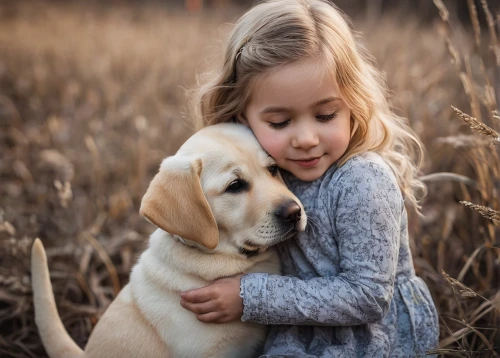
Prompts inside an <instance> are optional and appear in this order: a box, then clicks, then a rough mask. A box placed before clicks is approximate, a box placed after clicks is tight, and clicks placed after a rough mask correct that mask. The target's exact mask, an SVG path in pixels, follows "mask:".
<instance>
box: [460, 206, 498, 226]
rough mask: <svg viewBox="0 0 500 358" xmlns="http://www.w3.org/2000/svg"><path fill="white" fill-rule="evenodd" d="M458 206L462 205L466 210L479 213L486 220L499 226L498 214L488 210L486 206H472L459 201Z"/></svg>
mask: <svg viewBox="0 0 500 358" xmlns="http://www.w3.org/2000/svg"><path fill="white" fill-rule="evenodd" d="M460 204H464V205H465V206H467V207H468V208H471V209H474V210H477V211H479V213H480V214H481V215H482V216H484V217H485V218H486V219H490V220H491V221H493V222H494V223H495V224H500V212H498V211H496V210H493V209H491V208H488V207H486V206H482V205H477V204H473V203H471V202H469V201H461V202H460Z"/></svg>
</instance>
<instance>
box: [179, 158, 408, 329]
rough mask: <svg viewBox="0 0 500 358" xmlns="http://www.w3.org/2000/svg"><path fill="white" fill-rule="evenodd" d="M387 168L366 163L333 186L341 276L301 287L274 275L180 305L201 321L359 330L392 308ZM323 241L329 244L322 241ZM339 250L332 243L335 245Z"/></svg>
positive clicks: (395, 201)
mask: <svg viewBox="0 0 500 358" xmlns="http://www.w3.org/2000/svg"><path fill="white" fill-rule="evenodd" d="M387 170H388V169H386V168H384V167H382V166H380V165H377V164H373V163H366V162H361V163H358V164H356V165H355V166H352V167H351V168H348V169H347V170H346V171H345V173H344V174H343V175H342V177H341V178H340V179H339V180H338V181H335V182H334V183H330V184H331V185H330V188H329V189H328V191H327V192H328V195H329V197H328V198H327V200H325V207H326V208H327V210H333V211H335V212H336V215H335V216H334V218H331V221H332V223H331V224H332V226H333V227H334V228H335V229H336V231H337V237H338V240H337V245H338V249H339V254H340V269H341V272H340V274H339V275H338V276H334V277H333V276H332V277H318V278H312V279H309V280H301V279H299V278H295V277H284V276H276V275H268V274H247V275H244V276H242V278H241V297H242V298H243V305H242V298H241V297H240V296H239V295H238V294H237V293H238V289H239V286H240V279H239V277H237V278H227V279H223V280H219V281H217V282H216V283H215V284H212V285H210V286H207V287H204V288H201V289H198V290H193V291H189V292H186V293H183V294H182V298H183V299H182V301H181V305H182V306H183V307H184V308H186V309H189V310H191V311H193V312H194V313H196V314H197V317H198V319H199V320H201V321H203V322H221V323H222V322H228V321H231V320H234V319H238V318H239V317H241V313H242V312H243V316H242V317H241V319H242V320H243V321H247V320H250V321H253V322H258V323H264V324H293V325H332V326H334V325H335V326H340V325H357V324H363V323H370V322H375V321H378V320H380V319H381V318H382V317H383V316H384V314H385V313H386V312H387V310H388V308H389V304H390V301H391V299H392V295H393V293H394V292H393V290H394V280H395V273H396V268H397V261H398V252H399V238H400V235H401V232H400V230H401V214H402V210H403V202H402V198H401V193H400V191H399V188H398V187H397V185H396V183H395V181H394V179H393V178H392V177H391V176H390V174H389V173H388V172H387ZM317 239H318V240H330V239H328V238H317ZM332 244H334V243H332Z"/></svg>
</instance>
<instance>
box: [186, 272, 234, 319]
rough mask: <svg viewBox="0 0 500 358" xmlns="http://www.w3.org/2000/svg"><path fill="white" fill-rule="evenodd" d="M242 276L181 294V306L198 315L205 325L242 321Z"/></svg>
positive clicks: (223, 279) (225, 279)
mask: <svg viewBox="0 0 500 358" xmlns="http://www.w3.org/2000/svg"><path fill="white" fill-rule="evenodd" d="M241 276H242V275H236V276H232V277H228V278H221V279H219V280H217V281H215V282H214V283H212V284H211V285H209V286H206V287H202V288H198V289H196V290H190V291H185V292H181V306H182V307H184V308H185V309H187V310H189V311H191V312H193V313H195V314H196V318H198V320H199V321H201V322H204V323H227V322H231V321H236V320H239V319H241V316H242V315H243V299H242V298H241V297H240V281H241Z"/></svg>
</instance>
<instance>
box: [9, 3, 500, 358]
mask: <svg viewBox="0 0 500 358" xmlns="http://www.w3.org/2000/svg"><path fill="white" fill-rule="evenodd" d="M436 3H437V4H438V5H440V6H441V13H442V17H443V20H441V21H437V22H436V23H433V24H427V25H423V24H421V23H420V22H419V20H418V19H417V18H413V17H408V16H404V17H403V16H385V17H383V18H356V19H354V24H355V27H356V28H357V29H359V30H361V31H362V32H363V33H364V37H365V39H366V44H367V46H368V47H369V48H370V50H371V51H372V52H373V54H374V55H375V57H376V58H377V60H378V63H379V65H380V67H381V68H382V69H383V70H385V71H386V72H387V80H388V83H389V87H390V88H391V89H392V90H393V92H394V94H393V98H392V100H393V104H394V107H395V110H396V111H398V113H400V114H402V115H404V116H406V117H408V118H410V120H411V123H412V126H413V127H414V128H415V130H416V131H417V132H418V134H419V135H420V136H421V137H422V139H423V141H424V143H425V145H426V147H427V149H428V152H429V160H428V163H427V166H426V168H425V170H424V172H425V173H422V175H424V174H432V173H441V174H437V175H436V174H433V175H428V176H427V177H426V179H427V183H428V185H429V196H428V199H427V200H426V202H425V203H424V207H423V211H424V215H425V217H424V218H422V219H419V218H418V217H417V216H415V215H414V216H413V217H411V218H410V219H411V221H410V230H411V237H412V250H413V254H414V257H415V267H416V270H417V273H418V274H419V275H420V276H421V277H423V278H424V280H425V281H426V282H427V284H428V285H429V287H430V289H431V292H432V295H433V298H434V300H435V302H436V305H437V307H438V309H439V313H440V318H441V327H440V329H441V347H440V352H441V353H442V354H443V356H450V355H459V356H464V357H473V356H474V357H488V356H494V355H495V352H498V351H499V350H500V342H499V334H498V332H497V330H496V329H497V328H498V327H499V326H500V319H499V316H498V314H499V313H498V310H499V306H500V295H499V286H500V284H499V283H500V256H499V250H498V247H499V246H500V245H499V242H498V241H499V240H498V235H499V228H498V216H497V215H498V211H499V210H500V198H499V190H500V174H499V171H500V161H499V145H496V144H494V143H495V140H494V136H495V133H498V131H499V129H500V120H499V119H498V118H497V117H496V115H493V114H492V111H493V110H498V102H497V101H498V99H499V98H500V94H499V91H500V72H499V70H500V65H499V62H498V51H500V50H499V48H498V43H497V41H498V40H497V39H496V37H495V36H497V34H498V22H499V20H497V19H498V17H497V15H496V14H492V17H491V19H490V20H491V22H490V23H489V24H484V25H485V26H484V27H482V28H481V27H480V26H478V25H477V24H476V25H475V26H474V27H473V28H471V29H468V28H463V27H461V26H460V25H459V24H458V23H457V22H456V21H454V20H453V19H452V18H451V17H450V16H448V17H447V15H446V10H445V9H444V7H443V6H442V4H441V3H440V2H439V1H436ZM471 4H472V3H471ZM481 4H482V7H483V6H485V5H484V4H486V2H485V1H482V2H481ZM482 7H481V8H478V9H476V10H477V11H484V10H483V8H482ZM173 11H174V10H170V9H168V8H166V7H164V6H155V5H151V6H147V7H140V6H136V5H135V6H134V5H127V6H118V5H114V6H106V7H103V6H101V7H99V6H97V5H94V6H85V5H82V4H81V5H78V4H72V5H65V3H58V5H48V4H45V3H40V2H36V3H35V2H20V3H17V4H16V3H11V4H0V151H1V155H0V355H2V356H11V357H42V356H44V355H45V352H44V350H43V348H42V347H41V344H40V341H39V338H38V334H37V332H36V328H35V326H34V322H33V310H32V301H31V288H30V278H29V249H30V246H31V243H32V240H33V239H34V238H35V237H40V238H41V239H42V240H43V241H44V243H45V245H46V247H47V252H48V256H49V265H50V269H51V278H52V282H53V284H54V291H55V294H56V300H57V302H58V306H59V311H60V313H61V316H62V319H63V322H64V324H65V326H66V328H67V329H68V331H69V332H70V334H71V335H72V337H73V338H74V339H75V340H76V341H77V342H78V343H79V344H80V345H84V344H85V342H86V340H87V338H88V334H89V332H90V330H91V329H92V327H93V326H94V325H95V323H96V322H97V320H98V319H99V317H100V315H101V314H102V312H103V311H104V309H105V308H106V306H107V305H108V304H109V302H110V301H111V300H112V298H113V297H114V296H115V295H116V293H117V292H118V290H119V289H120V287H122V286H123V284H125V283H126V280H127V277H128V273H129V271H130V268H131V267H132V265H133V263H134V260H135V257H136V255H137V254H138V253H139V252H140V250H141V249H142V248H143V247H144V242H145V240H146V238H147V236H148V234H149V233H150V232H151V231H152V229H153V227H152V226H151V225H150V224H148V223H146V222H145V221H144V220H143V219H142V218H140V217H139V215H138V213H137V212H138V206H139V203H140V199H141V197H142V194H143V193H144V191H145V188H146V186H147V184H148V182H149V180H150V178H151V177H152V175H153V174H154V173H155V172H156V170H157V167H158V165H159V163H160V161H161V159H162V158H163V157H164V156H166V155H169V154H172V153H173V152H175V150H176V149H177V148H178V146H179V145H180V144H181V143H182V142H183V140H184V139H185V138H186V137H187V136H188V135H189V133H191V130H190V129H189V127H187V126H186V125H185V124H184V121H183V120H182V116H183V114H184V113H186V110H185V106H186V103H187V101H186V97H185V93H184V88H189V87H191V86H192V85H193V84H194V81H195V73H196V72H197V71H198V70H199V69H200V68H201V67H203V66H205V65H207V63H206V62H207V59H208V61H210V58H212V57H214V56H215V57H217V55H218V54H219V52H218V51H219V47H218V46H217V42H216V41H215V40H214V38H216V37H217V36H218V35H219V30H218V29H219V28H220V25H221V24H222V23H223V22H225V21H231V20H232V19H234V17H235V16H236V15H237V11H238V10H235V11H233V12H231V11H228V12H227V13H224V14H216V13H208V14H207V13H205V14H198V15H195V16H193V15H187V14H184V13H181V12H173ZM495 21H496V22H495ZM473 23H475V21H473ZM479 31H481V33H479ZM495 51H496V52H495ZM452 106H454V107H455V108H457V109H459V110H460V111H461V112H462V113H463V114H460V113H459V112H456V111H455V110H454V109H453V108H452ZM468 116H470V117H468ZM471 118H472V119H471ZM471 124H472V127H473V129H471V128H470V125H471ZM482 125H486V126H488V128H490V129H491V131H492V132H489V130H488V129H487V128H486V127H483V126H482ZM477 130H479V131H480V132H477ZM481 131H482V133H481ZM486 132H487V133H486ZM488 133H490V135H488ZM443 173H444V174H443ZM446 173H451V174H446ZM461 201H462V202H467V203H472V204H466V205H468V206H469V207H466V206H464V205H462V204H461V203H460V202H461ZM476 209H477V210H476ZM483 215H484V217H483ZM443 272H445V273H446V274H447V275H448V276H447V275H443Z"/></svg>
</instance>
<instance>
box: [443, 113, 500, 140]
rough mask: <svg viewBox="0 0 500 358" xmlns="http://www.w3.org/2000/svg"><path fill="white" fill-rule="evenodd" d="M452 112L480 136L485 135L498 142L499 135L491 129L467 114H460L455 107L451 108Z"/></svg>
mask: <svg viewBox="0 0 500 358" xmlns="http://www.w3.org/2000/svg"><path fill="white" fill-rule="evenodd" d="M451 108H453V110H454V111H455V112H456V113H457V114H458V115H459V116H460V118H462V119H463V120H464V121H465V123H467V124H468V125H469V127H470V128H471V129H472V130H474V131H476V132H478V133H481V134H484V135H487V136H489V137H491V138H493V139H495V140H496V141H497V142H500V134H498V133H497V132H495V130H493V129H492V128H490V127H488V126H487V125H486V124H484V123H481V122H479V121H478V120H477V119H476V118H474V117H472V116H469V115H468V114H466V113H464V112H462V111H461V110H459V109H458V108H456V107H453V106H451Z"/></svg>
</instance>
